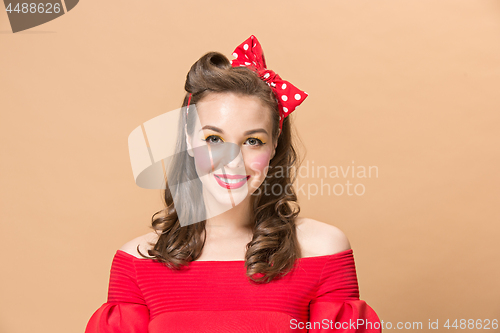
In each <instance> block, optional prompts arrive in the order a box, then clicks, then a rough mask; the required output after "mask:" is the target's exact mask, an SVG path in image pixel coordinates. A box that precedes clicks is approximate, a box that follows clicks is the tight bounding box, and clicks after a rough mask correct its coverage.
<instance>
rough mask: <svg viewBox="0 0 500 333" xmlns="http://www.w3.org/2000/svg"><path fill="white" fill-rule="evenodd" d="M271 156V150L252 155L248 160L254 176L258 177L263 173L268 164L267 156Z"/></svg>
mask: <svg viewBox="0 0 500 333" xmlns="http://www.w3.org/2000/svg"><path fill="white" fill-rule="evenodd" d="M270 156H271V152H266V153H260V154H257V155H255V156H252V157H251V158H250V160H249V165H250V168H251V169H252V171H253V172H254V173H255V176H256V177H259V176H261V175H263V174H264V172H265V169H266V168H267V166H268V165H269V157H270Z"/></svg>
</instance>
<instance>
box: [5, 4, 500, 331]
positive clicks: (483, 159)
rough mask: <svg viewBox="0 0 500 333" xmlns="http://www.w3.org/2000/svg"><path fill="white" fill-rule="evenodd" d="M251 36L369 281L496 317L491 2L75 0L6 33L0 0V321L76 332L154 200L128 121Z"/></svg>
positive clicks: (176, 102)
mask: <svg viewBox="0 0 500 333" xmlns="http://www.w3.org/2000/svg"><path fill="white" fill-rule="evenodd" d="M251 34H254V35H255V36H257V38H258V39H259V41H260V43H261V45H262V47H263V49H264V53H265V57H266V61H267V65H268V67H269V68H270V69H272V70H274V71H275V72H276V73H278V74H279V75H280V76H281V77H282V78H283V79H285V80H289V81H290V82H292V83H293V84H295V85H296V86H297V87H299V88H300V89H303V90H305V91H307V93H308V94H309V97H308V98H307V100H306V101H305V102H304V103H303V104H302V105H301V106H300V107H299V108H298V109H297V110H296V111H295V112H294V114H293V115H292V116H293V117H294V120H295V124H296V128H297V132H298V133H299V135H300V138H301V139H302V142H303V145H304V146H305V148H306V151H305V150H304V149H302V152H303V154H306V155H305V160H304V164H303V165H305V166H306V167H307V163H309V164H308V169H307V170H309V174H306V169H304V171H303V177H302V178H301V179H300V184H298V185H297V188H299V187H300V186H302V185H304V186H303V187H302V190H301V191H300V192H299V194H300V204H301V208H302V211H301V215H302V216H305V217H310V218H314V219H317V220H320V221H324V222H326V223H330V224H332V225H335V226H337V227H339V228H340V229H342V230H343V231H344V232H345V233H346V235H347V236H348V237H349V239H350V241H351V245H352V248H353V249H354V255H355V260H356V264H357V272H358V279H359V287H360V293H361V298H362V299H364V300H366V302H367V303H368V304H369V305H370V306H372V307H373V308H374V309H375V310H376V312H377V313H378V315H379V316H380V318H381V319H382V320H384V322H388V321H390V322H392V323H393V325H396V323H397V322H422V323H423V324H424V330H425V329H426V328H427V324H428V321H429V319H430V320H431V321H435V320H439V324H440V326H441V329H440V330H438V331H443V332H444V331H448V330H446V329H443V328H442V324H444V322H445V321H446V320H447V319H451V320H454V319H474V320H477V319H482V320H484V319H494V318H497V319H500V300H499V299H498V295H500V286H499V284H498V281H499V280H500V265H498V263H499V262H500V249H499V246H498V245H495V244H496V241H497V240H498V238H499V236H500V224H499V223H498V222H499V221H500V212H499V210H498V208H497V207H496V205H497V204H498V199H499V195H500V176H499V174H498V165H499V162H500V151H499V149H498V147H499V146H500V137H499V134H498V128H499V125H500V113H499V112H498V110H500V99H499V98H498V91H499V90H500V43H499V42H498V41H499V40H500V4H499V3H498V2H497V1H495V0H489V1H488V0H483V1H464V0H446V1H445V0H440V1H435V0H432V1H431V0H418V1H417V0H409V1H400V0H384V1H382V0H372V1H360V0H348V1H347V0H342V1H338V0H335V1H318V2H308V3H306V2H303V1H301V2H297V1H273V2H269V1H253V2H252V3H243V2H242V3H236V2H234V1H218V2H198V3H193V2H182V1H155V2H139V1H134V2H131V1H128V2H123V1H104V2H103V1H81V2H80V3H78V5H77V6H76V7H75V8H73V9H72V10H71V12H69V13H68V14H66V15H64V16H61V17H59V18H57V19H55V20H53V21H50V22H48V23H45V24H43V25H40V26H38V27H35V28H32V29H30V30H26V31H22V32H18V33H15V34H13V33H12V31H11V30H10V26H9V21H8V19H7V14H6V13H5V12H4V11H2V12H1V13H0V116H1V121H0V129H1V131H0V135H1V141H0V142H1V143H0V144H1V154H2V157H1V161H2V162H1V163H0V168H1V172H0V174H1V178H2V179H1V184H2V186H1V187H0V188H1V190H0V191H1V194H0V204H1V210H0V214H1V215H0V221H1V224H0V228H1V229H0V246H1V250H2V274H1V275H0V276H1V277H0V279H1V283H0V295H1V299H2V302H0V332H6V333H24V332H47V333H48V332H50V333H58V332H61V333H63V332H64V333H67V332H83V330H84V328H85V325H86V323H87V321H88V320H89V318H90V316H91V315H92V313H93V312H94V311H95V310H96V309H98V308H99V306H100V305H101V304H102V303H104V302H106V296H107V294H106V293H107V287H108V279H109V269H110V265H111V261H112V257H113V255H114V253H115V252H116V250H117V249H119V248H120V247H121V246H122V245H123V244H124V243H125V242H127V241H129V240H131V239H133V238H135V237H137V236H140V235H142V234H145V233H147V232H148V231H149V228H148V227H149V225H150V218H151V215H152V214H153V213H154V212H155V211H156V210H158V209H160V208H161V200H160V191H159V190H148V189H142V188H139V187H138V186H136V184H135V183H134V179H133V174H132V170H131V166H130V160H129V155H128V147H127V138H128V135H129V134H130V132H131V131H132V130H133V129H134V128H136V127H137V126H139V125H140V124H142V123H144V122H145V121H147V120H149V119H152V118H153V117H156V116H158V115H160V114H163V113H164V112H167V111H169V110H174V109H177V108H179V107H180V106H181V102H182V98H183V86H184V80H185V76H186V74H187V72H188V70H189V68H190V66H191V65H192V64H193V63H194V62H195V61H196V60H197V59H198V58H199V57H200V56H202V55H203V54H205V53H206V52H208V51H220V52H222V53H224V54H225V55H226V56H228V57H230V56H231V52H232V51H233V50H234V48H235V47H236V46H237V45H238V44H239V43H241V42H242V41H243V40H245V39H246V38H248V37H249V36H250V35H251ZM318 166H323V167H326V168H327V169H328V172H329V175H327V176H325V175H324V174H323V173H321V174H320V176H319V177H318V175H317V171H318V170H319V171H320V172H322V171H321V170H322V169H321V168H317V167H318ZM370 166H371V167H372V168H371V174H369V173H368V171H369V167H370ZM348 167H355V170H356V173H355V174H354V176H353V174H352V173H351V171H352V169H347V168H348ZM363 167H364V168H366V174H365V177H362V175H363V174H362V173H361V174H358V171H360V170H362V169H363ZM374 167H376V168H374ZM336 169H337V170H338V177H330V176H335V174H334V173H333V174H331V173H332V172H334V171H335V170H336ZM313 170H314V171H315V172H316V173H315V174H314V176H313V175H312V171H313ZM323 170H324V169H323ZM342 172H344V173H342ZM376 172H378V173H376ZM348 181H349V183H350V184H351V185H350V187H349V185H347V182H348ZM325 184H326V185H325ZM336 184H340V185H336ZM359 184H362V186H361V185H359ZM315 185H316V187H315ZM321 185H324V187H323V191H324V192H323V193H321V192H320V190H321V187H320V186H321ZM327 185H329V186H330V190H332V188H333V189H334V190H335V191H336V193H332V192H330V194H328V193H327V192H326V191H327V190H328V188H327ZM356 185H358V186H357V188H355V186H356ZM335 186H336V187H335ZM315 189H317V191H318V192H317V193H316V194H314V193H315ZM341 189H343V190H344V192H343V193H341ZM355 189H356V190H357V193H355V192H354V190H355ZM348 190H349V191H350V192H349V193H351V195H349V194H348V193H347V191H348ZM363 190H364V192H363ZM362 192H363V193H362ZM424 330H420V331H424ZM408 331H412V330H408ZM491 331H494V330H490V332H491Z"/></svg>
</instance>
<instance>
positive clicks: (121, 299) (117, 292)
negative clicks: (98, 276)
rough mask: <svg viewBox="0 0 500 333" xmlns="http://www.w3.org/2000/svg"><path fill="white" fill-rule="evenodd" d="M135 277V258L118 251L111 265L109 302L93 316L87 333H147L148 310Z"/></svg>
mask: <svg viewBox="0 0 500 333" xmlns="http://www.w3.org/2000/svg"><path fill="white" fill-rule="evenodd" d="M138 260H140V259H138ZM136 276H137V275H136V270H135V263H134V258H133V256H132V255H128V254H125V253H124V252H123V253H122V252H120V251H117V252H116V254H115V256H114V258H113V263H112V265H111V271H110V278H109V287H108V299H107V302H106V303H104V304H102V305H101V307H100V308H99V309H97V311H95V312H94V314H93V315H92V317H91V318H90V320H89V322H88V323H87V327H86V329H85V333H147V332H148V324H149V309H148V307H147V305H146V302H145V301H144V297H143V295H142V292H141V290H140V288H139V286H138V284H137V278H136Z"/></svg>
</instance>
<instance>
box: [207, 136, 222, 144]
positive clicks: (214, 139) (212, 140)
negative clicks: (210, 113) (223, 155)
mask: <svg viewBox="0 0 500 333" xmlns="http://www.w3.org/2000/svg"><path fill="white" fill-rule="evenodd" d="M203 141H206V142H208V143H219V141H220V142H222V140H221V138H220V137H218V136H217V135H209V136H207V137H206V138H205V140H203Z"/></svg>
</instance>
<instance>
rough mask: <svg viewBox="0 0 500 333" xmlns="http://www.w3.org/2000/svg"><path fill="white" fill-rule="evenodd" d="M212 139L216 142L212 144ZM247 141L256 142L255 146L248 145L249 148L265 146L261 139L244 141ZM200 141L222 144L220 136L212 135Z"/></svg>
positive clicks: (253, 138) (252, 138) (251, 138)
mask: <svg viewBox="0 0 500 333" xmlns="http://www.w3.org/2000/svg"><path fill="white" fill-rule="evenodd" d="M212 139H217V141H215V142H214V141H213V140H212ZM219 140H220V141H219ZM249 140H253V141H255V142H257V143H256V144H249V146H255V147H260V146H263V145H265V144H266V143H265V142H263V141H262V140H261V139H259V138H257V137H250V138H248V139H247V140H246V141H249ZM202 141H206V142H207V143H208V144H218V143H221V142H224V141H223V140H222V138H221V137H220V136H218V135H214V134H212V135H209V136H207V137H206V138H205V139H202ZM246 141H245V142H246Z"/></svg>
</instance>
